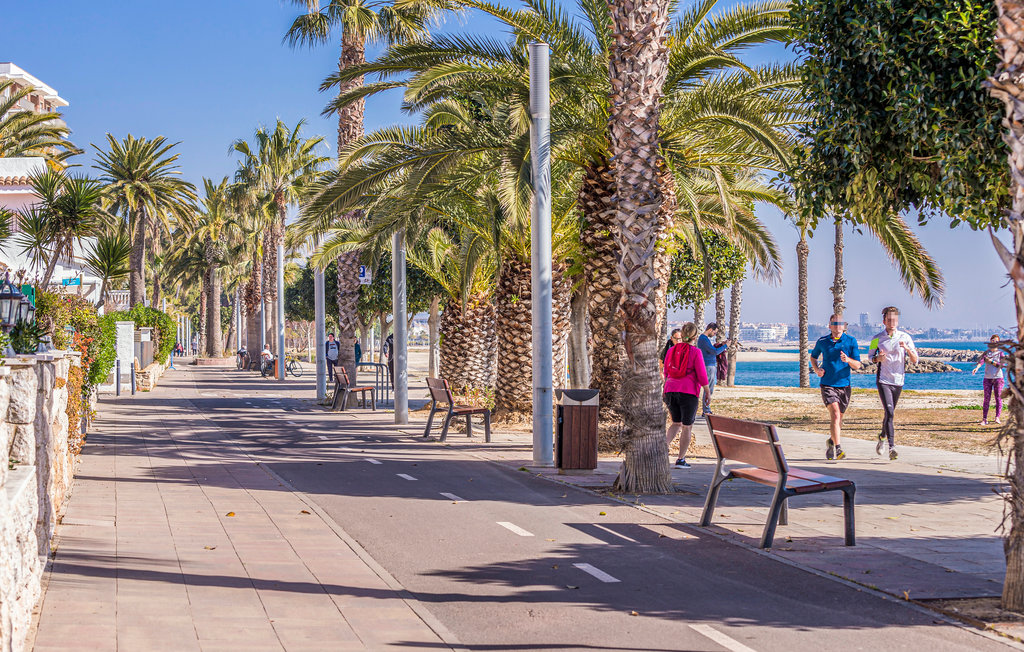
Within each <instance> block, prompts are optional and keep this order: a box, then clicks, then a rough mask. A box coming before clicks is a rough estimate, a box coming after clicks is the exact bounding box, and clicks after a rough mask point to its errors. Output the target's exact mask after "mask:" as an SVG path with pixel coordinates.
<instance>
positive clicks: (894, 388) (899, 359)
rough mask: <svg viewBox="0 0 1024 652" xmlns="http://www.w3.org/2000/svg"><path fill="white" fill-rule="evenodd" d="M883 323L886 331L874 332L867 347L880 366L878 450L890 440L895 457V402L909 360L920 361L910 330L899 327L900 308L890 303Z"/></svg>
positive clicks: (898, 397)
mask: <svg viewBox="0 0 1024 652" xmlns="http://www.w3.org/2000/svg"><path fill="white" fill-rule="evenodd" d="M882 323H883V324H885V330H884V331H882V332H881V333H879V334H878V335H875V337H874V339H872V340H871V346H870V347H869V348H868V358H869V359H870V360H871V362H874V363H876V364H877V365H878V369H877V372H876V376H875V385H876V386H877V387H878V398H879V400H881V401H882V410H883V411H884V412H885V416H883V417H882V432H880V433H878V443H877V444H876V445H875V453H876V454H878V455H881V454H882V447H883V446H884V445H885V442H886V441H888V442H889V459H890V460H895V459H896V458H897V457H898V455H897V454H896V425H895V422H894V419H895V416H896V403H898V402H899V400H900V393H901V392H902V391H903V378H904V375H905V374H906V373H907V360H910V363H911V364H916V363H917V347H915V346H914V340H913V339H912V338H911V337H910V335H908V334H907V333H905V332H903V331H901V330H899V325H900V310H899V308H897V307H896V306H889V307H887V308H884V309H883V310H882Z"/></svg>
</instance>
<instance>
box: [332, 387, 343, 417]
mask: <svg viewBox="0 0 1024 652" xmlns="http://www.w3.org/2000/svg"><path fill="white" fill-rule="evenodd" d="M341 394H342V391H341V390H339V389H338V387H337V386H335V388H334V401H332V402H331V412H337V411H338V405H339V403H340V402H341Z"/></svg>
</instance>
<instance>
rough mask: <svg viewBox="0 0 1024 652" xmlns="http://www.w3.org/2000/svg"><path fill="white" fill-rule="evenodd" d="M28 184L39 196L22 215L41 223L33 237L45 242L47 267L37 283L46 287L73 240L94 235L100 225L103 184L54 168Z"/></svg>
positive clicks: (71, 254) (68, 256)
mask: <svg viewBox="0 0 1024 652" xmlns="http://www.w3.org/2000/svg"><path fill="white" fill-rule="evenodd" d="M30 185H31V186H32V191H33V193H35V195H36V196H37V197H38V198H39V200H38V202H37V203H36V204H35V206H34V207H33V208H32V209H31V210H30V211H29V212H28V213H27V214H26V215H25V218H26V220H36V219H41V220H42V223H43V231H42V233H41V234H40V233H37V234H35V237H41V238H42V239H43V242H45V245H44V251H45V252H46V254H47V256H46V269H45V270H44V271H43V276H42V279H41V280H40V285H41V286H42V287H46V286H47V285H49V283H50V278H51V277H52V276H53V271H54V269H55V268H56V267H57V262H58V261H59V260H60V259H62V258H63V259H65V260H71V259H72V258H73V257H74V246H75V243H77V242H81V240H82V238H87V237H89V236H91V235H93V234H94V233H95V232H96V231H97V229H98V227H99V226H100V224H101V215H102V208H101V203H102V198H103V188H102V186H101V185H100V184H99V183H98V182H96V181H95V180H93V179H89V178H86V177H82V176H72V177H69V176H67V175H65V174H64V173H63V172H57V171H54V170H48V171H45V172H42V173H41V174H37V175H35V176H33V177H32V178H31V181H30Z"/></svg>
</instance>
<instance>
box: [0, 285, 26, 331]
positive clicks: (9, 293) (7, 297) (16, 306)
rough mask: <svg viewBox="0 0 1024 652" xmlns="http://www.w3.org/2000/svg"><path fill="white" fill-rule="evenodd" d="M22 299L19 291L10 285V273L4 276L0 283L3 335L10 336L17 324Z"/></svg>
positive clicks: (0, 322)
mask: <svg viewBox="0 0 1024 652" xmlns="http://www.w3.org/2000/svg"><path fill="white" fill-rule="evenodd" d="M22 297H23V295H22V294H21V291H20V290H19V289H18V288H17V287H16V286H15V285H14V284H13V283H11V279H10V273H8V274H5V275H4V281H3V283H0V326H2V327H3V329H4V332H5V333H8V334H10V332H11V329H13V328H14V324H15V323H17V317H18V313H19V312H20V305H21V299H22Z"/></svg>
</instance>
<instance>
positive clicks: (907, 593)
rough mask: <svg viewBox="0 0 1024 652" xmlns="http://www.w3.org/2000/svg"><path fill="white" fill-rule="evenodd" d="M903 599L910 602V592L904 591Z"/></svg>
mask: <svg viewBox="0 0 1024 652" xmlns="http://www.w3.org/2000/svg"><path fill="white" fill-rule="evenodd" d="M903 599H904V600H909V599H910V591H904V592H903Z"/></svg>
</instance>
